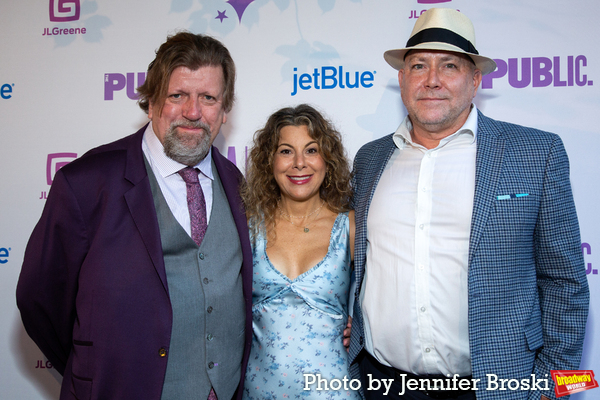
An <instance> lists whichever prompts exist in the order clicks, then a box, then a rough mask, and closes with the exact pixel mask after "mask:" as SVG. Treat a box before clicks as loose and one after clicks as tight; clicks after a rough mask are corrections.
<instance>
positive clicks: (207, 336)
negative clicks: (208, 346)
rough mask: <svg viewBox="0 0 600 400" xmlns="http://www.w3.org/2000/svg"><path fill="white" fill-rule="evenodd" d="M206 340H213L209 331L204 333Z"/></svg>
mask: <svg viewBox="0 0 600 400" xmlns="http://www.w3.org/2000/svg"><path fill="white" fill-rule="evenodd" d="M206 340H208V341H209V342H210V341H212V340H213V335H212V334H211V333H209V334H208V335H206Z"/></svg>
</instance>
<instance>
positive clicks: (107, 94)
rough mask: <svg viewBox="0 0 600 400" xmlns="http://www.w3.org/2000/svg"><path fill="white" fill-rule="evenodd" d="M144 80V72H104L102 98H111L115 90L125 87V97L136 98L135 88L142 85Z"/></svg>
mask: <svg viewBox="0 0 600 400" xmlns="http://www.w3.org/2000/svg"><path fill="white" fill-rule="evenodd" d="M145 81H146V73H145V72H138V73H135V72H127V73H125V74H118V73H110V74H104V100H113V99H114V94H115V92H118V91H121V90H123V89H125V88H127V90H126V93H127V97H129V98H130V99H131V100H137V99H138V94H137V93H136V88H138V87H140V86H142V85H143V84H144V82H145Z"/></svg>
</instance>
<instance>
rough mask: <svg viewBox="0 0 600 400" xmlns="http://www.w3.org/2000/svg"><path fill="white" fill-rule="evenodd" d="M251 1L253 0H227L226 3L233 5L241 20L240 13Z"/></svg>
mask: <svg viewBox="0 0 600 400" xmlns="http://www.w3.org/2000/svg"><path fill="white" fill-rule="evenodd" d="M253 1H254V0H227V1H226V3H229V4H231V7H233V9H234V10H235V12H236V13H237V15H238V18H239V19H240V22H242V15H243V14H244V11H245V10H246V7H248V6H249V5H250V3H252V2H253Z"/></svg>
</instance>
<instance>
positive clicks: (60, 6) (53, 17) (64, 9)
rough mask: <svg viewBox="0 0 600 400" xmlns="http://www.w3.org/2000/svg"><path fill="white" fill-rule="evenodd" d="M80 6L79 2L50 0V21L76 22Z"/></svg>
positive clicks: (75, 0)
mask: <svg viewBox="0 0 600 400" xmlns="http://www.w3.org/2000/svg"><path fill="white" fill-rule="evenodd" d="M80 12H81V5H80V3H79V0H50V21H52V22H68V21H77V20H78V19H79V13H80Z"/></svg>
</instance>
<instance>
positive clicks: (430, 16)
mask: <svg viewBox="0 0 600 400" xmlns="http://www.w3.org/2000/svg"><path fill="white" fill-rule="evenodd" d="M411 50H444V51H452V52H454V53H462V54H466V55H468V56H469V57H471V59H472V60H473V62H474V63H475V65H476V66H477V68H479V69H480V70H481V73H482V74H483V75H486V74H489V73H490V72H493V71H494V70H495V69H496V62H495V61H494V60H492V59H491V58H488V57H483V56H480V55H479V52H478V51H477V50H476V49H475V29H474V28H473V24H472V23H471V20H469V18H468V17H467V16H466V15H464V14H463V13H461V12H459V11H456V10H453V9H451V8H431V9H429V10H427V11H425V12H424V13H423V14H421V16H420V17H419V18H418V19H417V22H415V27H414V28H413V30H412V33H411V34H410V39H408V42H407V43H406V47H405V48H403V49H396V50H388V51H386V52H385V53H384V54H383V58H385V61H387V62H388V64H390V65H391V66H392V67H394V68H395V69H403V68H404V57H405V56H406V53H408V52H409V51H411Z"/></svg>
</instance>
